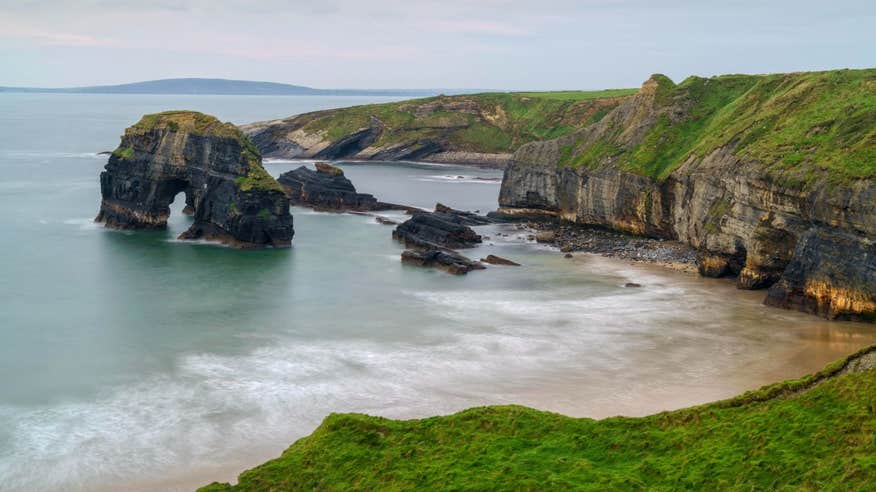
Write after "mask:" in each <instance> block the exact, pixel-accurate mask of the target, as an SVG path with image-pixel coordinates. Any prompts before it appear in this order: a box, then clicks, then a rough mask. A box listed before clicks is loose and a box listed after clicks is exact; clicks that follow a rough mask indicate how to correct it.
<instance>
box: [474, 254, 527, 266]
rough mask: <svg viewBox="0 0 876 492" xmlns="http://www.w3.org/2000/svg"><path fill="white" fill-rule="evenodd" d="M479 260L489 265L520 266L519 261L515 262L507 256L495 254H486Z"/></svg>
mask: <svg viewBox="0 0 876 492" xmlns="http://www.w3.org/2000/svg"><path fill="white" fill-rule="evenodd" d="M481 261H482V262H484V263H489V264H491V265H505V266H520V263H517V262H516V261H511V260H509V259H508V258H502V257H501V256H496V255H487V257H486V258H481Z"/></svg>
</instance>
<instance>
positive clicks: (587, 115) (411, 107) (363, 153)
mask: <svg viewBox="0 0 876 492" xmlns="http://www.w3.org/2000/svg"><path fill="white" fill-rule="evenodd" d="M627 92H628V91H614V92H612V93H606V94H600V93H595V94H583V95H582V94H570V95H569V99H568V100H564V99H562V98H561V97H557V95H552V96H549V97H543V96H539V95H537V94H515V93H494V94H475V95H462V96H438V97H431V98H425V99H418V100H413V101H402V102H397V103H387V104H375V105H368V106H355V107H351V108H342V109H333V110H327V111H317V112H313V113H306V114H302V115H297V116H292V117H289V118H285V119H282V120H274V121H264V122H258V123H252V124H249V125H244V126H243V127H241V128H242V129H243V130H244V131H245V132H246V134H247V135H248V136H249V137H250V138H251V139H252V141H253V142H254V143H255V145H256V146H257V147H258V148H259V150H261V152H262V154H263V155H265V156H266V157H282V158H306V159H356V160H378V161H397V160H409V161H411V160H413V161H431V162H445V163H457V164H473V165H481V166H486V167H496V168H502V167H504V166H505V165H506V164H507V163H508V161H509V159H510V157H511V155H512V152H513V151H514V150H515V149H517V148H518V147H519V146H520V145H522V144H525V143H527V142H532V141H535V140H538V139H539V138H540V137H542V136H544V135H554V136H556V135H560V134H563V133H568V132H570V131H572V130H573V129H575V128H580V127H583V126H586V125H587V124H589V123H590V122H592V121H594V120H596V119H599V118H601V117H602V116H603V115H604V114H605V113H607V112H608V111H609V110H610V109H612V108H614V107H616V106H617V105H618V104H619V103H620V102H621V101H622V100H623V99H624V98H625V97H626V95H625V94H626V93H627Z"/></svg>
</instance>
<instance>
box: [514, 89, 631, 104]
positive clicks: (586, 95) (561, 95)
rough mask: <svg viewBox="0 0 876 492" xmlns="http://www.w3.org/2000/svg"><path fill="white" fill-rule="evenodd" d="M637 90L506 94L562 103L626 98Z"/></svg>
mask: <svg viewBox="0 0 876 492" xmlns="http://www.w3.org/2000/svg"><path fill="white" fill-rule="evenodd" d="M638 90H639V89H603V90H599V91H546V92H509V93H508V94H512V95H517V96H523V97H535V98H540V99H559V100H564V101H587V100H589V99H602V98H606V97H626V96H631V95H633V94H635V93H636V92H637V91H638Z"/></svg>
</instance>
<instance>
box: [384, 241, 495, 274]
mask: <svg viewBox="0 0 876 492" xmlns="http://www.w3.org/2000/svg"><path fill="white" fill-rule="evenodd" d="M401 260H402V263H404V264H406V265H414V266H419V267H430V268H437V269H440V270H444V271H446V272H447V273H452V274H454V275H465V274H466V273H468V272H470V271H472V270H484V269H485V268H486V267H485V266H483V265H482V264H480V263H478V262H476V261H472V260H470V259H468V258H466V257H465V256H462V255H460V254H459V253H456V252H455V251H449V250H442V249H437V248H430V249H422V250H412V249H409V250H406V251H404V252H403V253H402V255H401Z"/></svg>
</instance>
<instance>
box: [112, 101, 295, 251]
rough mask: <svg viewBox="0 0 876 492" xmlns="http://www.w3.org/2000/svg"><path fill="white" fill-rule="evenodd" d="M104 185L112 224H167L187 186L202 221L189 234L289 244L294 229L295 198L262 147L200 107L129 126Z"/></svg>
mask: <svg viewBox="0 0 876 492" xmlns="http://www.w3.org/2000/svg"><path fill="white" fill-rule="evenodd" d="M100 188H101V195H102V201H101V205H100V213H99V214H98V216H97V218H96V219H95V220H96V221H98V222H104V223H105V224H106V226H107V227H115V228H122V229H163V228H165V227H166V226H167V218H168V216H169V215H170V204H171V202H173V200H174V198H175V197H176V195H177V194H178V193H180V192H184V193H185V200H186V212H187V213H191V214H193V216H194V223H193V224H192V226H191V227H190V228H189V230H187V231H186V232H184V233H183V234H182V235H181V236H180V238H181V239H198V238H205V239H213V240H219V241H222V242H224V243H226V244H229V245H231V246H235V247H241V248H250V247H261V246H275V247H283V246H289V245H290V244H291V241H292V236H293V234H294V231H293V229H292V216H291V215H290V214H289V201H288V199H287V198H286V195H285V193H284V191H283V188H282V187H281V186H280V185H279V184H278V183H277V182H276V181H275V180H274V178H272V177H271V176H270V175H269V174H268V173H267V171H265V169H264V168H263V167H262V165H261V157H260V155H259V153H258V150H257V149H256V148H255V147H254V146H253V145H252V143H251V142H250V141H249V140H248V139H247V138H246V136H245V135H244V134H243V133H242V132H240V130H238V129H237V127H235V126H234V125H232V124H230V123H222V122H220V121H219V120H217V119H216V118H214V117H212V116H208V115H205V114H201V113H196V112H193V111H168V112H164V113H158V114H151V115H146V116H144V117H143V118H142V119H141V120H140V121H139V122H138V123H137V124H135V125H134V126H131V127H130V128H128V129H127V130H125V134H124V135H123V136H122V140H121V143H120V144H119V147H118V148H117V149H116V150H115V151H113V153H112V154H111V155H110V158H109V162H108V163H107V165H106V167H105V171H103V172H102V173H101V174H100Z"/></svg>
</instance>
